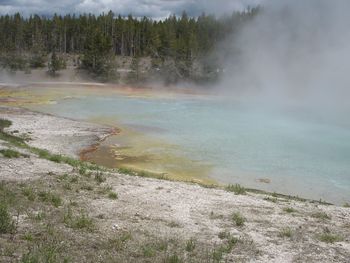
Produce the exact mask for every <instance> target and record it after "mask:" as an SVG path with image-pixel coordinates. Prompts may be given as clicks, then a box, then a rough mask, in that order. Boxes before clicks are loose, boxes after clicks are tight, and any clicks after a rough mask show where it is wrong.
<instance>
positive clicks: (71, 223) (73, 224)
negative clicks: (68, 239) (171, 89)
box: [63, 206, 95, 232]
mask: <svg viewBox="0 0 350 263" xmlns="http://www.w3.org/2000/svg"><path fill="white" fill-rule="evenodd" d="M63 222H64V223H65V224H66V225H67V226H68V227H70V228H73V229H78V230H87V231H90V232H92V231H93V230H94V227H95V224H94V221H93V219H92V218H90V217H88V216H87V215H86V214H85V213H80V214H79V216H74V215H73V211H72V209H71V207H70V206H69V207H68V209H67V210H66V212H65V214H64V218H63Z"/></svg>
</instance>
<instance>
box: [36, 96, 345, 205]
mask: <svg viewBox="0 0 350 263" xmlns="http://www.w3.org/2000/svg"><path fill="white" fill-rule="evenodd" d="M55 92H58V93H59V91H55ZM80 93H81V94H80V98H79V99H77V98H71V99H66V100H60V101H59V103H58V104H56V105H41V106H39V107H36V109H38V110H41V111H44V112H49V113H54V114H57V115H61V116H66V117H71V118H76V119H85V120H94V121H98V122H102V123H105V124H111V125H116V126H117V127H120V128H121V134H119V135H117V136H112V137H110V138H109V139H108V140H106V141H105V142H103V144H102V146H101V147H100V148H99V149H98V150H97V151H96V152H94V153H90V154H89V155H88V158H90V159H91V160H94V161H96V162H98V163H100V164H105V165H108V166H112V167H115V166H120V165H122V166H127V167H137V168H141V169H147V170H150V171H153V172H159V173H168V174H170V175H172V176H177V177H178V178H181V179H183V178H187V179H190V178H194V177H195V178H199V179H202V180H205V178H207V176H210V177H211V178H213V179H215V180H217V181H219V182H224V183H241V184H243V185H245V186H248V187H254V188H260V189H264V190H268V191H276V192H282V193H286V194H293V195H300V196H305V197H309V198H314V199H320V198H322V199H324V200H329V201H333V202H337V203H343V202H345V201H347V202H348V201H349V199H350V194H349V193H350V125H349V124H350V123H349V122H350V121H349V119H348V118H345V116H344V118H343V119H342V117H341V116H338V118H337V119H336V118H329V119H328V118H324V117H322V116H319V115H315V114H314V113H313V112H308V113H307V114H306V112H305V111H296V110H290V109H288V110H286V109H284V110H280V109H279V110H277V109H274V108H268V107H266V105H264V107H262V106H261V105H246V104H240V103H237V102H232V101H228V100H224V99H219V98H204V97H197V96H182V97H181V98H176V97H172V98H169V97H167V98H152V97H147V98H146V97H145V98H144V97H141V96H138V97H130V96H126V95H125V94H123V95H120V94H117V93H111V94H106V92H98V91H95V92H91V91H90V93H83V92H81V91H80ZM77 94H79V92H78V91H75V93H74V95H75V96H77ZM82 95H83V96H82ZM335 119H336V122H335ZM262 182H263V183H262ZM266 182H267V183H266Z"/></svg>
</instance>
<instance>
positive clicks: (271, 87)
mask: <svg viewBox="0 0 350 263" xmlns="http://www.w3.org/2000/svg"><path fill="white" fill-rule="evenodd" d="M349 10H350V2H349V1H346V0H339V1H330V0H328V1H327V0H309V1H303V0H293V1H292V0H265V1H264V2H263V3H262V5H261V9H260V11H259V12H258V15H256V17H254V18H253V19H252V21H250V22H249V23H248V24H247V25H246V26H245V27H244V28H243V29H242V30H241V31H240V32H239V33H238V34H237V33H236V34H234V35H233V37H232V38H231V39H230V41H229V43H225V45H229V46H230V48H231V53H232V55H231V56H230V57H229V59H228V60H226V61H225V62H224V64H225V68H226V74H225V76H224V79H223V80H222V83H221V85H220V88H221V91H225V92H230V93H233V94H235V95H236V96H237V95H241V96H242V95H244V96H246V97H247V96H250V97H254V98H258V99H262V100H265V101H268V102H269V103H270V102H283V103H287V102H294V103H301V102H303V103H304V104H309V105H312V106H316V105H317V106H322V107H326V108H332V107H337V108H338V109H339V108H342V109H345V108H346V109H349V108H350V107H349V106H350V103H349V98H350V97H349V95H350V30H349V28H348V26H349V25H350V16H349Z"/></svg>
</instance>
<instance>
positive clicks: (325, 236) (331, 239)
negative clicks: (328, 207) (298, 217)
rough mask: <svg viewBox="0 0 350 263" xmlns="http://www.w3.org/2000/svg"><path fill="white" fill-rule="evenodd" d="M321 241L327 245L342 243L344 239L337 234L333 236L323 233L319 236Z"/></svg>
mask: <svg viewBox="0 0 350 263" xmlns="http://www.w3.org/2000/svg"><path fill="white" fill-rule="evenodd" d="M318 238H319V240H320V241H322V242H325V243H335V242H340V241H342V240H343V238H342V237H341V236H339V235H336V234H331V233H323V234H321V235H319V236H318Z"/></svg>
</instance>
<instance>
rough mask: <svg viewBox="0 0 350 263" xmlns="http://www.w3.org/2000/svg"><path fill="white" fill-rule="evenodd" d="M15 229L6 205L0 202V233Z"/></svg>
mask: <svg viewBox="0 0 350 263" xmlns="http://www.w3.org/2000/svg"><path fill="white" fill-rule="evenodd" d="M14 230H15V223H14V221H13V220H12V217H11V215H10V213H9V212H8V208H7V205H6V204H5V203H3V200H1V202H0V234H7V233H12V232H13V231H14Z"/></svg>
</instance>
